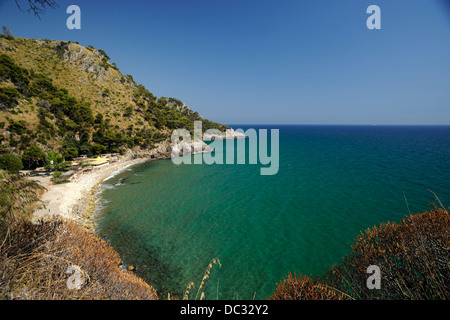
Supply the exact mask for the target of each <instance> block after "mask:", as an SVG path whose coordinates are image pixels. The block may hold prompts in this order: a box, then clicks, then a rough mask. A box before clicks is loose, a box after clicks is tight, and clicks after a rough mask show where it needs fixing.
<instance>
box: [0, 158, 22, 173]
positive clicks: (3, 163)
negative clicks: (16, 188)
mask: <svg viewBox="0 0 450 320" xmlns="http://www.w3.org/2000/svg"><path fill="white" fill-rule="evenodd" d="M0 169H3V170H6V171H8V172H11V173H16V172H19V171H20V170H22V169H23V163H22V160H21V159H20V158H19V157H18V156H16V155H14V154H11V153H7V154H4V155H2V156H1V157H0Z"/></svg>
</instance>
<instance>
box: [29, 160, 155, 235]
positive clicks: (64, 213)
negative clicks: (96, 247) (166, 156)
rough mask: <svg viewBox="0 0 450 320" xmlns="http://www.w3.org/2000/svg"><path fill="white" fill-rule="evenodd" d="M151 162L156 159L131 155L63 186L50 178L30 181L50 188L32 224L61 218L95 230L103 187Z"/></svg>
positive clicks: (34, 213)
mask: <svg viewBox="0 0 450 320" xmlns="http://www.w3.org/2000/svg"><path fill="white" fill-rule="evenodd" d="M151 160H154V159H150V158H148V157H138V158H133V157H130V156H128V157H125V158H123V159H120V160H119V161H117V162H114V163H110V164H108V165H105V166H102V167H99V168H93V170H92V171H91V172H89V173H82V174H80V175H78V176H77V177H76V178H74V179H72V180H71V181H70V182H67V183H61V184H51V181H50V177H31V178H29V179H31V180H34V181H37V182H38V183H40V184H41V185H43V186H44V187H45V188H46V189H47V190H45V192H44V193H43V194H42V196H41V201H42V203H43V206H41V207H40V208H38V209H36V210H35V211H34V212H33V213H32V221H33V222H37V221H39V220H46V219H51V218H54V217H60V218H63V219H70V220H73V221H76V222H77V223H78V224H79V225H81V226H83V227H85V228H87V229H94V227H95V222H94V221H93V220H92V214H93V213H94V211H95V209H96V204H95V202H96V201H97V199H98V197H99V195H98V191H99V186H100V184H101V183H102V182H103V181H104V180H106V179H108V178H110V177H113V176H115V175H116V174H117V173H119V172H121V171H123V170H124V169H126V168H128V167H130V166H133V165H136V164H139V163H144V162H147V161H151Z"/></svg>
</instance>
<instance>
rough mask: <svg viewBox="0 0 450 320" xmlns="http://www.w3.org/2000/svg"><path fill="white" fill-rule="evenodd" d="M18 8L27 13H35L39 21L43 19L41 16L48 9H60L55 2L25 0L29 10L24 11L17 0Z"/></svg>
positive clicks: (51, 0)
mask: <svg viewBox="0 0 450 320" xmlns="http://www.w3.org/2000/svg"><path fill="white" fill-rule="evenodd" d="M15 1H16V5H17V7H18V8H19V9H20V10H22V11H26V12H33V13H34V15H35V16H36V17H38V19H41V17H40V15H41V14H44V13H45V10H46V9H47V7H48V8H51V9H55V8H57V7H58V4H57V3H56V1H54V0H24V2H26V3H27V4H26V6H27V7H28V9H25V10H23V9H22V7H21V5H20V4H19V0H15Z"/></svg>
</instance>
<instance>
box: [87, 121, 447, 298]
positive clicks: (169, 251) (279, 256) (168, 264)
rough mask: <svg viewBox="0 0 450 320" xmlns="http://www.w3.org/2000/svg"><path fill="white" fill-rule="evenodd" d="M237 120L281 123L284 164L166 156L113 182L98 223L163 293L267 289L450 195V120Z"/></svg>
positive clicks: (338, 257)
mask: <svg viewBox="0 0 450 320" xmlns="http://www.w3.org/2000/svg"><path fill="white" fill-rule="evenodd" d="M231 127H233V128H234V129H243V130H244V131H245V130H248V129H254V130H256V132H259V133H260V135H261V134H262V132H263V131H260V129H266V130H267V132H268V133H269V135H270V132H272V130H276V129H278V130H279V150H278V154H279V169H278V172H277V173H276V174H275V175H261V167H264V166H266V167H267V165H264V164H261V163H257V164H251V163H249V161H246V162H245V163H243V164H218V163H215V164H206V163H202V164H180V165H176V164H174V163H173V162H172V161H171V159H165V160H157V161H148V162H145V163H141V164H138V165H135V166H133V167H129V168H127V169H125V170H123V171H121V172H118V173H117V174H116V175H114V176H112V177H110V178H109V179H107V180H105V181H104V182H103V183H102V185H101V187H102V188H101V190H102V192H101V197H100V200H99V203H98V204H99V213H98V215H97V218H96V220H97V221H96V222H97V229H96V231H97V233H98V234H99V235H100V236H102V237H104V238H105V239H107V241H108V242H109V243H110V244H111V245H112V246H113V247H114V248H115V249H116V250H117V252H118V253H119V254H120V256H121V258H122V259H123V262H124V264H125V265H133V266H135V267H136V273H137V274H138V275H139V276H140V277H142V278H143V279H144V280H145V281H147V282H148V283H149V284H150V285H152V286H153V287H154V288H155V289H156V290H157V292H158V296H159V298H161V299H166V298H167V297H168V296H169V295H170V296H171V297H174V296H175V297H178V298H180V299H182V298H183V297H184V296H185V295H187V296H188V297H189V299H200V298H202V299H211V300H214V299H219V300H222V299H226V300H234V299H245V300H251V299H266V298H268V297H270V295H271V294H273V292H274V290H275V288H276V285H277V283H279V282H280V281H282V279H283V277H285V276H286V275H287V274H288V273H289V272H292V273H294V272H295V274H297V275H301V274H303V275H309V276H321V275H323V274H324V273H325V272H326V271H327V270H328V269H329V268H330V267H331V266H332V265H336V264H339V263H341V261H342V259H343V258H344V257H345V256H346V255H348V254H350V253H351V245H352V243H353V241H354V239H355V238H356V237H357V236H358V235H360V234H361V232H364V231H365V230H366V229H367V228H371V227H373V226H378V225H380V224H381V223H386V222H398V221H401V219H403V218H404V217H406V216H408V215H409V214H414V213H418V212H423V211H426V210H430V209H432V208H433V207H432V205H433V204H434V205H436V206H438V207H439V206H440V203H439V202H441V203H442V204H443V205H444V206H445V207H449V206H450V126H378V125H367V126H365V125H349V126H346V125H232V126H231ZM247 140H248V139H247ZM269 140H270V139H269ZM235 143H236V146H237V143H238V142H237V140H236V141H235ZM236 149H237V148H235V150H236ZM269 149H270V148H269ZM269 151H270V152H272V154H275V151H276V150H274V149H270V150H269ZM215 152H217V153H219V152H223V153H226V152H227V149H226V142H225V141H223V150H222V151H220V150H217V151H215ZM249 152H250V149H249V148H247V149H246V153H249ZM215 155H219V154H216V153H215ZM247 158H248V154H247ZM187 288H189V290H188V291H189V294H188V293H187V290H186V289H187ZM202 293H203V296H202Z"/></svg>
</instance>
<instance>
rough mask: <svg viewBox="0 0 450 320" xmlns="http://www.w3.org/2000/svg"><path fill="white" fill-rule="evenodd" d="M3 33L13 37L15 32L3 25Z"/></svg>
mask: <svg viewBox="0 0 450 320" xmlns="http://www.w3.org/2000/svg"><path fill="white" fill-rule="evenodd" d="M2 28H3V34H4V35H5V37H7V38H12V36H13V34H12V32H11V30H9V29H8V28H7V27H6V26H3V27H2Z"/></svg>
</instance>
